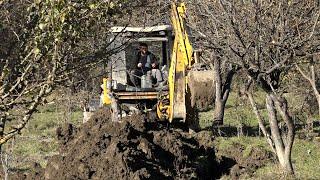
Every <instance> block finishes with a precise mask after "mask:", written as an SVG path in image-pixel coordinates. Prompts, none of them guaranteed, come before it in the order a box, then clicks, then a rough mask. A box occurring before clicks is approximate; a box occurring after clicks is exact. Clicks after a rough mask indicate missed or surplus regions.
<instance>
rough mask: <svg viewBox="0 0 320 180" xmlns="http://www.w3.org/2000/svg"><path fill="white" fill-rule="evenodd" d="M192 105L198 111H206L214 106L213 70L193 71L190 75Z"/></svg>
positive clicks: (189, 88) (189, 84) (189, 87)
mask: <svg viewBox="0 0 320 180" xmlns="http://www.w3.org/2000/svg"><path fill="white" fill-rule="evenodd" d="M188 91H189V97H187V98H190V105H191V106H192V107H195V108H196V109H197V110H198V111H206V110H208V109H210V108H211V107H212V106H213V103H214V99H215V85H214V76H213V71H212V70H191V71H190V72H189V73H188Z"/></svg>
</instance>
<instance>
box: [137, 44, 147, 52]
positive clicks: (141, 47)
mask: <svg viewBox="0 0 320 180" xmlns="http://www.w3.org/2000/svg"><path fill="white" fill-rule="evenodd" d="M139 50H140V52H141V53H142V54H146V53H147V52H148V45H147V44H146V43H140V44H139Z"/></svg>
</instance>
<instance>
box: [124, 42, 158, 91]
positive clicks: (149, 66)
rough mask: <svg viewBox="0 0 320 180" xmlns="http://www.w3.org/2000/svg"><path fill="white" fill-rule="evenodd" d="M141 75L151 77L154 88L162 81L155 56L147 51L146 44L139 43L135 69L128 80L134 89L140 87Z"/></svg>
mask: <svg viewBox="0 0 320 180" xmlns="http://www.w3.org/2000/svg"><path fill="white" fill-rule="evenodd" d="M142 75H151V77H152V82H153V85H154V86H157V85H158V84H159V83H160V82H162V81H163V78H162V74H161V71H160V70H159V64H158V60H157V58H156V56H155V55H154V54H153V53H151V52H150V51H149V50H148V45H147V44H146V43H140V45H139V52H138V54H137V57H136V68H135V69H134V70H132V71H131V73H130V80H131V82H132V84H133V85H134V86H136V87H139V86H140V78H141V76H142Z"/></svg>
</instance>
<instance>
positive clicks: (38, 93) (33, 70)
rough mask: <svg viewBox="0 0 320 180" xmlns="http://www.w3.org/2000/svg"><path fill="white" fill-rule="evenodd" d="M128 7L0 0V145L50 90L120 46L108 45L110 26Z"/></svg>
mask: <svg viewBox="0 0 320 180" xmlns="http://www.w3.org/2000/svg"><path fill="white" fill-rule="evenodd" d="M124 5H126V6H124ZM123 7H126V8H123ZM128 7H130V6H129V5H127V4H123V2H122V1H116V0H115V1H104V2H101V1H78V2H71V1H34V2H22V1H7V0H4V1H1V6H0V19H1V20H0V21H1V26H0V34H1V35H0V38H1V40H2V41H1V42H0V60H1V61H0V72H1V73H0V145H1V144H3V143H5V142H7V141H8V140H9V139H11V138H12V137H14V136H15V135H17V134H19V133H21V131H22V129H23V128H25V126H26V124H27V123H28V121H29V120H30V118H31V116H32V114H33V113H34V112H35V111H36V110H37V107H38V106H39V105H41V104H42V103H44V102H45V98H46V96H47V95H49V94H50V93H51V92H52V90H54V89H55V88H57V87H59V86H69V85H70V82H71V81H70V80H71V79H72V77H73V76H75V75H77V74H79V73H83V72H84V71H85V70H88V69H90V68H92V67H96V66H99V65H102V64H103V63H105V62H106V61H107V60H108V57H109V56H110V55H111V54H113V53H114V52H115V51H117V50H118V49H119V48H117V47H116V48H112V49H110V48H108V47H109V46H110V44H111V43H112V42H110V41H108V34H109V29H110V26H112V25H113V23H114V21H115V20H116V19H117V17H118V16H119V15H121V13H126V12H127V10H128Z"/></svg>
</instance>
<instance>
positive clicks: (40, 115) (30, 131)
mask: <svg viewBox="0 0 320 180" xmlns="http://www.w3.org/2000/svg"><path fill="white" fill-rule="evenodd" d="M66 117H68V118H66ZM67 122H68V123H73V124H81V123H82V112H81V111H75V112H71V113H70V114H68V115H67V116H66V115H65V114H63V113H60V112H56V110H55V109H53V108H52V107H49V109H48V108H40V111H39V112H37V113H35V114H34V115H33V116H32V118H31V119H30V121H29V123H28V125H27V127H26V128H25V129H24V130H23V131H22V134H21V135H20V136H17V137H16V138H15V139H14V140H13V141H10V142H8V143H7V144H6V146H5V150H6V152H10V153H9V154H10V156H11V159H12V160H11V162H10V164H11V167H12V168H14V169H20V170H24V169H28V167H30V163H33V162H38V163H40V164H41V166H42V167H45V165H46V162H47V158H48V157H50V156H52V155H54V154H56V153H58V152H57V151H58V142H57V140H56V135H55V132H56V128H57V127H58V126H59V125H62V124H64V123H67Z"/></svg>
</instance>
